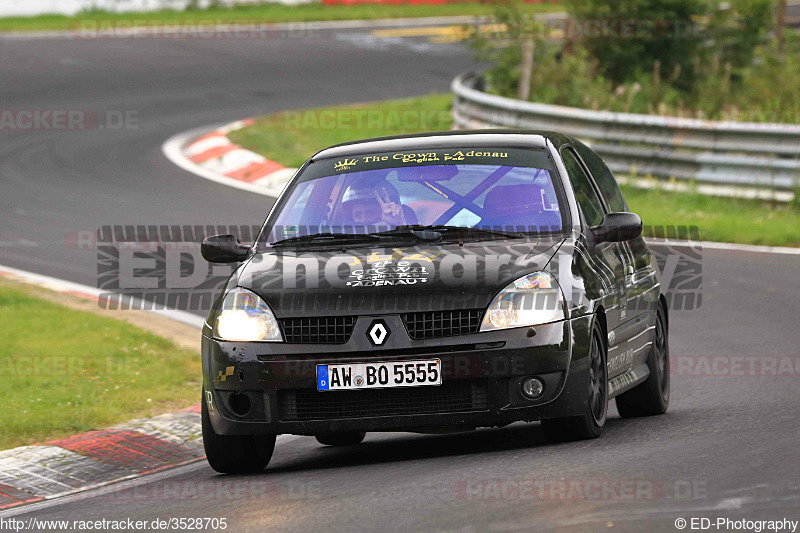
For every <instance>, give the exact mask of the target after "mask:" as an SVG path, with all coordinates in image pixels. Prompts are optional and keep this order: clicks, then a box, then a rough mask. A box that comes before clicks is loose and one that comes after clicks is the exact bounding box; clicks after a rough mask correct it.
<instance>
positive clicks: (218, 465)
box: [201, 395, 275, 474]
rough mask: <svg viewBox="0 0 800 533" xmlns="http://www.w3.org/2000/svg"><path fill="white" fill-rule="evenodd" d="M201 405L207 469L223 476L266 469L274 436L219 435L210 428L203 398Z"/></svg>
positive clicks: (273, 447)
mask: <svg viewBox="0 0 800 533" xmlns="http://www.w3.org/2000/svg"><path fill="white" fill-rule="evenodd" d="M204 396H205V395H204ZM201 405H202V407H201V412H202V415H201V418H202V426H203V447H204V448H205V451H206V459H207V460H208V464H209V465H211V468H213V469H214V470H216V471H217V472H221V473H223V474H245V473H250V472H260V471H262V470H264V469H265V468H266V467H267V465H268V464H269V460H270V459H271V458H272V452H273V450H274V449H275V435H219V434H217V433H215V432H214V428H213V427H212V426H211V419H210V418H209V416H208V407H207V406H206V402H205V398H203V401H202V404H201Z"/></svg>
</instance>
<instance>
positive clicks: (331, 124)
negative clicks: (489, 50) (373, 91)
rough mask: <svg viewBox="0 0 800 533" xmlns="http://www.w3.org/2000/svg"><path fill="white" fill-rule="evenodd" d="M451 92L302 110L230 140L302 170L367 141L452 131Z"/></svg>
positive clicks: (268, 119) (269, 117) (264, 119)
mask: <svg viewBox="0 0 800 533" xmlns="http://www.w3.org/2000/svg"><path fill="white" fill-rule="evenodd" d="M451 99H452V97H451V95H449V94H434V95H430V96H423V97H419V98H408V99H402V100H388V101H384V102H374V103H366V104H356V105H346V106H338V107H320V108H315V109H307V110H301V111H282V112H279V113H275V114H272V115H267V116H264V117H261V118H259V119H258V120H257V121H256V124H255V125H254V126H251V127H249V128H245V129H241V130H238V131H235V132H233V133H231V134H230V139H231V140H232V141H233V142H235V143H237V144H240V145H242V146H244V147H246V148H249V149H251V150H253V151H255V152H260V153H262V154H269V155H268V157H269V158H270V159H272V160H273V161H277V162H279V163H281V164H282V165H285V166H287V167H299V166H300V165H301V164H303V161H305V160H306V159H308V158H309V157H310V156H312V155H313V154H314V153H315V152H317V151H318V150H320V149H322V148H325V147H326V146H330V145H332V144H336V143H341V142H347V141H355V140H358V139H364V138H367V137H380V136H383V135H400V134H403V133H416V132H420V131H436V130H449V129H450V127H451V125H452V123H453V121H452V118H451V117H450V101H451Z"/></svg>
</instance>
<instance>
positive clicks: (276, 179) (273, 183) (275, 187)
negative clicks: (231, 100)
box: [161, 119, 297, 197]
mask: <svg viewBox="0 0 800 533" xmlns="http://www.w3.org/2000/svg"><path fill="white" fill-rule="evenodd" d="M254 123H255V120H253V119H246V120H238V121H236V122H232V123H230V124H226V125H224V126H221V127H216V128H212V129H210V131H209V129H208V128H206V129H201V130H191V131H188V132H184V133H180V134H178V135H175V136H173V137H171V138H170V139H168V140H167V141H166V142H165V143H164V144H163V145H162V147H161V150H162V152H163V153H164V155H165V156H166V157H167V159H169V160H170V161H172V162H173V163H175V164H176V165H178V166H179V167H181V168H183V169H184V170H188V171H189V172H192V173H194V174H196V175H198V176H200V177H203V178H206V179H208V180H211V181H216V182H218V183H223V184H225V185H229V186H231V187H236V188H239V189H245V190H248V191H252V192H255V193H258V194H263V195H265V196H271V197H277V196H278V195H279V194H280V193H281V191H282V190H283V188H284V186H285V185H286V184H287V183H288V182H289V180H290V179H291V178H292V176H293V175H294V173H295V172H296V171H297V169H296V168H287V167H284V166H283V165H281V164H280V163H276V162H275V161H270V160H269V159H267V158H266V157H264V156H262V155H260V154H257V153H255V152H251V151H250V150H245V149H244V148H242V147H241V146H239V145H237V144H235V143H233V142H231V140H230V139H228V134H229V133H230V132H232V131H235V130H238V129H241V128H244V127H247V126H251V125H253V124H254Z"/></svg>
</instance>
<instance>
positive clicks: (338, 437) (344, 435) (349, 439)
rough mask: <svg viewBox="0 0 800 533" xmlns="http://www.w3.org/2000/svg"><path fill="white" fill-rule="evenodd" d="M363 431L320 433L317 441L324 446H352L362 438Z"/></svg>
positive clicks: (364, 434)
mask: <svg viewBox="0 0 800 533" xmlns="http://www.w3.org/2000/svg"><path fill="white" fill-rule="evenodd" d="M366 435H367V434H366V433H365V432H364V431H342V432H340V433H320V434H319V435H316V437H317V442H319V443H320V444H324V445H326V446H353V445H354V444H358V443H360V442H361V441H362V440H364V437H365V436H366Z"/></svg>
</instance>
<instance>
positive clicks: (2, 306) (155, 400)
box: [0, 280, 201, 449]
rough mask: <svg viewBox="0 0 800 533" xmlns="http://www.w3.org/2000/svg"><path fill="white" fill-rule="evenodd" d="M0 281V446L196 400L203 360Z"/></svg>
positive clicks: (130, 328)
mask: <svg viewBox="0 0 800 533" xmlns="http://www.w3.org/2000/svg"><path fill="white" fill-rule="evenodd" d="M39 291H41V289H34V288H30V287H27V286H23V285H18V284H15V283H11V282H8V281H3V280H0V323H2V324H4V326H5V334H4V339H3V343H2V344H0V379H2V380H3V390H4V391H5V393H4V399H5V402H4V404H5V408H4V409H3V410H2V411H0V449H7V448H13V447H16V446H21V445H25V444H32V443H36V442H43V441H46V440H50V439H56V438H61V437H65V436H69V435H74V434H76V433H81V432H85V431H90V430H93V429H99V428H103V427H107V426H110V425H114V424H117V423H121V422H125V421H127V420H130V419H131V418H135V417H140V416H153V415H156V414H158V413H162V412H166V411H171V410H174V409H179V408H183V407H186V406H188V405H191V404H192V403H195V402H197V401H198V399H199V392H198V391H199V390H200V375H201V374H200V357H199V356H198V353H197V351H192V350H187V349H185V348H180V347H178V346H177V345H175V344H174V343H173V342H172V341H170V340H168V339H165V338H163V337H159V336H157V335H154V334H152V333H149V332H147V331H145V330H143V329H140V328H138V327H135V326H132V325H130V324H128V323H126V322H124V321H121V320H115V319H111V318H105V317H102V316H98V314H97V313H92V312H89V311H79V310H76V309H74V308H70V307H67V306H65V305H61V304H57V303H54V302H52V301H50V300H49V299H45V298H40V297H38V296H36V294H37V293H38V292H39Z"/></svg>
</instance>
